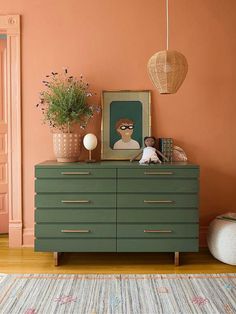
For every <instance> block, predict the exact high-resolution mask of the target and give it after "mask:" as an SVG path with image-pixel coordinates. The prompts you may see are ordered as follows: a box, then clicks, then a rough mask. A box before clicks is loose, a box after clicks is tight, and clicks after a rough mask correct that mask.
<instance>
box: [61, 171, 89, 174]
mask: <svg viewBox="0 0 236 314" xmlns="http://www.w3.org/2000/svg"><path fill="white" fill-rule="evenodd" d="M61 174H63V175H77V174H79V175H88V174H90V172H89V171H80V172H61Z"/></svg>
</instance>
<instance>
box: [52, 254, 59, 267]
mask: <svg viewBox="0 0 236 314" xmlns="http://www.w3.org/2000/svg"><path fill="white" fill-rule="evenodd" d="M53 258H54V266H58V265H59V253H58V252H53Z"/></svg>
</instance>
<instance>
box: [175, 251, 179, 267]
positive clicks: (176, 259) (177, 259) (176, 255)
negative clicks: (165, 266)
mask: <svg viewBox="0 0 236 314" xmlns="http://www.w3.org/2000/svg"><path fill="white" fill-rule="evenodd" d="M175 266H179V252H175Z"/></svg>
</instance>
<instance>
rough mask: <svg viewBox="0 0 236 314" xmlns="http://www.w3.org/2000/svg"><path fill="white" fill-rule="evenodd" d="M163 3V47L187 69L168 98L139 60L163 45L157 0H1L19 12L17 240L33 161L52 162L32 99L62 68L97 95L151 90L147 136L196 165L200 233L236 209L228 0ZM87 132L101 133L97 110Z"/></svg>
mask: <svg viewBox="0 0 236 314" xmlns="http://www.w3.org/2000/svg"><path fill="white" fill-rule="evenodd" d="M169 3H170V8H169V10H170V49H176V50H179V51H181V52H182V53H183V54H184V55H185V56H186V57H187V60H188V62H189V72H188V76H187V78H186V81H185V82H184V85H183V86H182V88H181V89H180V91H179V92H178V93H177V94H176V95H171V96H160V95H158V92H157V91H156V90H155V89H154V88H153V85H152V84H151V82H150V80H149V78H148V75H147V71H146V64H147V60H148V59H149V57H150V56H151V55H152V54H153V53H155V52H156V51H158V50H162V49H164V48H165V36H166V35H165V1H164V0H147V1H143V0H119V1H118V0H49V1H46V0H32V1H31V0H2V1H1V7H0V14H21V15H22V122H23V130H22V132H23V193H24V194H23V200H24V204H23V207H24V228H25V229H24V244H25V245H28V244H31V243H32V240H33V236H32V234H33V233H32V231H33V225H34V165H35V164H36V163H38V162H41V161H43V160H45V159H53V152H52V142H51V134H50V132H49V129H48V128H47V127H46V126H44V125H42V124H41V115H40V113H39V112H38V111H37V110H36V107H35V104H36V103H37V99H38V92H39V91H40V90H41V87H42V85H41V80H42V79H43V77H44V75H45V74H47V73H48V72H50V71H51V70H56V71H59V70H60V69H61V68H62V67H63V66H68V67H69V69H70V70H71V72H72V73H73V74H78V75H79V74H80V73H83V74H84V76H86V78H87V80H88V81H89V82H90V84H91V88H92V89H93V90H95V91H97V93H98V96H99V95H100V92H101V90H103V89H150V90H152V125H153V135H155V136H159V137H173V138H174V140H175V143H176V144H177V145H180V146H182V147H183V148H184V149H185V150H186V152H187V154H188V156H189V159H190V160H191V161H192V162H195V163H198V164H200V166H201V211H200V220H201V227H202V230H203V231H204V230H205V229H204V227H205V226H207V225H208V223H209V221H210V220H211V219H212V218H213V217H214V216H216V215H217V214H219V213H221V212H224V211H236V207H235V198H234V196H235V186H236V184H235V183H236V166H235V157H236V147H235V146H234V143H235V139H234V136H235V135H236V124H235V122H234V120H235V114H236V106H235V103H236V93H235V83H236V71H235V67H236V66H235V51H236V36H235V29H236V18H235V12H236V1H235V0H227V1H223V0H178V1H177V0H170V1H169ZM98 98H99V97H98ZM88 130H90V131H91V130H92V131H93V132H96V134H97V135H98V136H100V118H99V117H97V118H96V119H95V120H94V121H93V125H91V124H90V126H89V129H88ZM96 154H97V156H98V155H99V148H98V149H97V151H96ZM83 156H84V155H83Z"/></svg>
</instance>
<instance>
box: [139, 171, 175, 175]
mask: <svg viewBox="0 0 236 314" xmlns="http://www.w3.org/2000/svg"><path fill="white" fill-rule="evenodd" d="M144 174H147V175H172V174H174V172H172V171H163V172H162V171H154V172H153V171H152V172H147V171H145V172H144Z"/></svg>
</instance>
